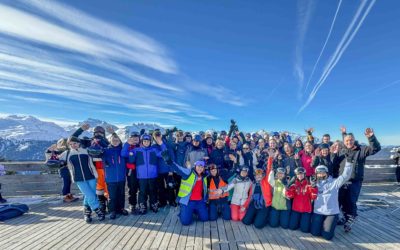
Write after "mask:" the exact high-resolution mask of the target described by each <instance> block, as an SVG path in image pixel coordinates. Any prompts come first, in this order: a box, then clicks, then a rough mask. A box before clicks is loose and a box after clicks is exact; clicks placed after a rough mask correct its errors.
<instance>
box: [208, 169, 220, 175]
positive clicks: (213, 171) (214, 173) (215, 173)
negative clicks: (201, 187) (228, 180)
mask: <svg viewBox="0 0 400 250" xmlns="http://www.w3.org/2000/svg"><path fill="white" fill-rule="evenodd" d="M210 173H211V175H212V176H217V173H218V170H217V169H216V168H214V169H211V170H210Z"/></svg>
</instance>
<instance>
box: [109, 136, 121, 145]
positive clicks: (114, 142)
mask: <svg viewBox="0 0 400 250" xmlns="http://www.w3.org/2000/svg"><path fill="white" fill-rule="evenodd" d="M120 143H121V141H120V140H119V139H118V138H117V137H113V138H112V139H111V145H113V146H114V147H116V146H118V145H119V144H120Z"/></svg>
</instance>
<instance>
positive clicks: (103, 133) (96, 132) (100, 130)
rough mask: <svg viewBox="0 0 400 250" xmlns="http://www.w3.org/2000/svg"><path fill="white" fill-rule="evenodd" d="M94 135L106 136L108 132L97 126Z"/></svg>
mask: <svg viewBox="0 0 400 250" xmlns="http://www.w3.org/2000/svg"><path fill="white" fill-rule="evenodd" d="M93 134H102V135H103V136H105V135H106V130H105V129H104V128H103V127H101V126H96V127H95V128H94V130H93Z"/></svg>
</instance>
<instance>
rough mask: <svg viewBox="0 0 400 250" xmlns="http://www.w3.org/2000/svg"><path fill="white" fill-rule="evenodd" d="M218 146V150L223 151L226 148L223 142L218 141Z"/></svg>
mask: <svg viewBox="0 0 400 250" xmlns="http://www.w3.org/2000/svg"><path fill="white" fill-rule="evenodd" d="M216 146H217V148H218V149H222V148H223V147H224V143H223V142H222V141H218V142H217V145H216Z"/></svg>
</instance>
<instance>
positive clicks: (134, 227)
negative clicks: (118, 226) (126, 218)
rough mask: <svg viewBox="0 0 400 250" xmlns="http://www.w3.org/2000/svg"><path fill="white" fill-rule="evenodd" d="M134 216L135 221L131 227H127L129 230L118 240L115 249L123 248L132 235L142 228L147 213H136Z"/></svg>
mask: <svg viewBox="0 0 400 250" xmlns="http://www.w3.org/2000/svg"><path fill="white" fill-rule="evenodd" d="M134 217H135V220H134V223H133V224H132V226H131V227H128V228H127V229H128V230H126V231H125V235H124V237H123V238H122V239H121V240H120V241H119V242H118V244H117V245H116V246H114V249H123V248H124V247H125V246H126V244H128V242H129V241H130V239H131V237H132V235H134V234H135V232H136V231H137V230H138V229H139V228H140V226H141V225H142V223H143V221H144V219H145V215H136V216H134Z"/></svg>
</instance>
